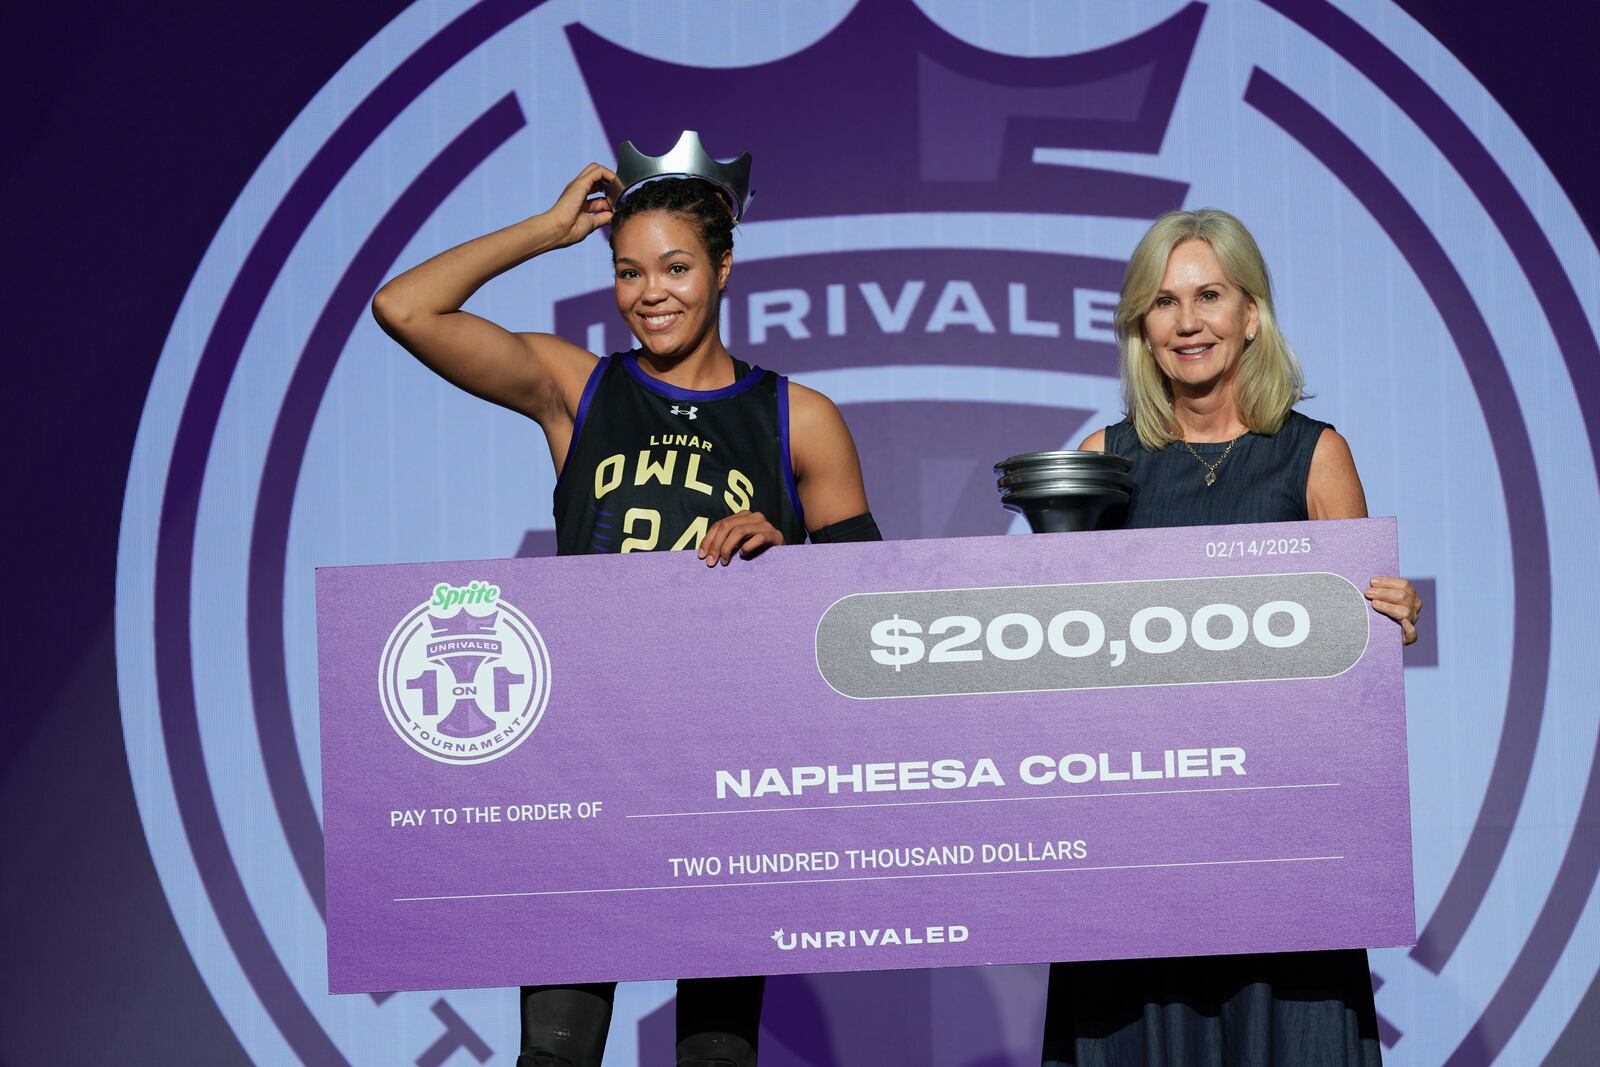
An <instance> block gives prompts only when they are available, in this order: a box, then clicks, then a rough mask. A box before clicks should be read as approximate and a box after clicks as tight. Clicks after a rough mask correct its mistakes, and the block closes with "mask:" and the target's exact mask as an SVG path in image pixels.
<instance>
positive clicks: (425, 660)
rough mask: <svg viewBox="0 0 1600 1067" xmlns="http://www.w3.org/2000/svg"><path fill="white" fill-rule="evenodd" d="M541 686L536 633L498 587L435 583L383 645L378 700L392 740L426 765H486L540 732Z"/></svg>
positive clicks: (544, 672) (544, 658) (545, 663)
mask: <svg viewBox="0 0 1600 1067" xmlns="http://www.w3.org/2000/svg"><path fill="white" fill-rule="evenodd" d="M549 677H550V657H549V653H548V652H546V650H545V646H544V639H543V638H542V637H541V636H540V634H539V630H538V628H537V627H535V626H534V625H533V623H532V622H530V621H529V620H528V617H527V616H526V615H524V614H523V613H522V612H520V611H518V610H517V609H516V608H515V607H514V606H513V605H512V604H511V603H510V602H509V601H506V600H504V599H502V598H501V596H500V587H499V586H497V585H492V584H490V583H488V582H471V583H469V584H468V585H466V586H453V585H450V584H449V583H448V582H440V583H439V584H438V585H436V586H435V587H434V588H433V592H432V596H431V597H430V598H429V599H428V600H427V601H426V602H424V603H423V604H421V605H419V606H418V607H417V609H416V610H415V611H412V612H411V613H410V614H408V615H407V616H406V617H405V618H404V619H402V620H400V623H399V625H397V626H396V627H395V628H394V632H393V633H391V634H390V635H389V640H388V641H387V642H385V644H384V646H383V659H382V662H381V664H380V666H379V668H378V694H379V697H380V699H381V700H382V702H383V710H384V712H385V714H386V715H387V716H388V718H389V725H390V726H393V727H394V732H395V733H397V734H399V735H400V737H401V738H402V739H403V740H404V741H405V742H406V744H408V745H410V746H411V747H412V748H414V749H416V750H417V751H418V752H420V753H422V754H423V755H424V756H427V757H428V758H429V759H435V760H438V761H439V762H440V763H487V762H488V761H489V760H492V759H498V758H500V757H501V756H504V755H505V754H506V753H508V752H510V751H511V750H512V749H514V748H516V747H517V746H518V745H519V744H521V743H522V741H523V740H524V739H525V738H526V737H527V736H528V735H529V734H530V733H532V732H533V728H534V727H536V726H538V725H539V718H540V716H542V715H543V714H544V709H545V703H546V702H547V700H548V699H549V696H550V686H549V684H548V682H549ZM483 697H487V698H488V703H487V705H486V704H485V703H484V700H483V699H482V698H483Z"/></svg>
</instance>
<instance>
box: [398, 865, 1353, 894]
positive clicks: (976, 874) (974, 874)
mask: <svg viewBox="0 0 1600 1067" xmlns="http://www.w3.org/2000/svg"><path fill="white" fill-rule="evenodd" d="M1342 859H1344V857H1343V856H1277V857H1270V858H1267V859H1252V860H1189V861H1186V862H1182V863H1124V864H1120V865H1117V866H1103V867H1042V868H1034V869H1030V870H1021V871H945V872H940V873H937V874H872V875H863V876H861V877H859V878H785V879H781V880H775V881H770V882H704V883H701V884H699V885H632V886H619V887H617V888H614V889H535V890H528V891H525V892H519V893H454V894H451V895H448V896H434V897H394V898H392V899H393V901H394V903H396V904H411V903H416V902H419V901H426V900H490V899H494V898H497V897H570V896H586V895H588V894H591V893H653V892H655V891H656V890H658V889H742V888H746V887H750V886H763V885H819V884H824V883H828V882H896V881H902V880H906V879H911V878H988V877H992V876H994V875H1001V874H1071V873H1076V872H1087V871H1146V870H1153V869H1155V868H1159V867H1228V866H1237V865H1240V864H1251V863H1318V862H1326V861H1329V860H1342Z"/></svg>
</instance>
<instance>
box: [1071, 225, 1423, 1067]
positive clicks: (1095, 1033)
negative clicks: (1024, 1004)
mask: <svg viewBox="0 0 1600 1067" xmlns="http://www.w3.org/2000/svg"><path fill="white" fill-rule="evenodd" d="M1116 334H1117V341H1118V345H1119V347H1120V348H1121V351H1122V384H1123V393H1124V398H1125V401H1126V404H1127V410H1128V415H1127V418H1125V419H1124V420H1123V421H1122V422H1120V423H1118V424H1116V425H1115V426H1109V427H1106V428H1105V429H1103V430H1097V431H1096V432H1094V433H1092V434H1090V435H1089V437H1088V438H1087V439H1085V440H1084V442H1083V444H1082V445H1081V446H1080V447H1081V448H1084V449H1089V450H1093V451H1106V452H1115V453H1117V454H1118V455H1121V456H1124V457H1126V458H1127V459H1128V460H1129V461H1130V462H1131V463H1132V478H1133V483H1134V486H1133V494H1132V498H1131V500H1130V502H1129V505H1128V513H1127V518H1126V521H1125V523H1124V525H1125V526H1127V527H1141V528H1143V527H1155V526H1197V525H1211V524H1221V523H1245V522H1288V521H1296V520H1305V519H1350V518H1364V517H1366V514H1367V504H1366V497H1365V495H1364V494H1363V493H1362V490H1361V478H1360V476H1359V475H1357V473H1356V466H1355V460H1354V459H1353V458H1352V457H1351V454H1350V447H1349V445H1348V444H1347V443H1346V442H1345V439H1344V438H1343V437H1341V436H1340V435H1339V433H1338V432H1337V431H1336V430H1334V428H1333V427H1332V426H1330V425H1328V424H1327V423H1324V422H1318V421H1317V420H1315V419H1311V418H1308V417H1306V416H1305V415H1302V414H1301V413H1300V412H1298V411H1295V410H1294V405H1295V404H1297V403H1298V402H1299V401H1300V400H1301V398H1302V396H1303V391H1302V385H1303V380H1302V377H1301V373H1300V368H1299V365H1298V364H1297V362H1296V361H1295V358H1294V353H1293V351H1292V350H1291V349H1290V348H1289V345H1288V342H1287V341H1285V340H1284V337H1283V334H1282V333H1281V332H1280V331H1279V329H1278V322H1277V317H1276V315H1275V314H1274V313H1273V306H1272V286H1271V282H1270V280H1269V278H1268V274H1267V266H1266V263H1265V262H1264V261H1263V260H1262V258H1261V252H1260V250H1259V249H1258V248H1257V247H1256V242H1255V239H1254V238H1253V237H1252V236H1251V235H1250V232H1249V230H1247V229H1245V227H1244V224H1243V223H1241V222H1240V221H1239V220H1238V219H1236V218H1234V217H1233V216H1232V215H1229V214H1228V213H1226V212H1223V211H1216V210H1211V209H1206V210H1200V211H1173V212H1169V213H1168V214H1166V215H1163V216H1162V217H1161V218H1159V219H1157V220H1156V222H1155V224H1154V225H1152V226H1151V227H1150V229H1149V231H1148V232H1147V233H1146V234H1145V236H1144V237H1143V239H1141V240H1140V242H1139V245H1138V247H1137V248H1136V249H1135V250H1134V253H1133V257H1132V258H1131V259H1130V260H1129V262H1128V270H1127V274H1126V275H1125V276H1124V278H1123V283H1122V298H1121V301H1120V302H1119V304H1118V306H1117V315H1116ZM1366 596H1367V599H1368V601H1369V602H1370V603H1371V604H1372V606H1373V608H1374V609H1375V610H1377V611H1379V612H1381V613H1382V614H1384V615H1386V616H1388V617H1390V618H1391V619H1393V620H1395V622H1396V623H1397V624H1398V625H1399V627H1400V637H1401V639H1402V640H1403V641H1404V642H1405V643H1406V644H1410V643H1411V642H1412V641H1415V640H1416V637H1417V629H1416V622H1417V616H1418V613H1419V612H1420V611H1421V609H1422V602H1421V599H1420V598H1419V597H1418V596H1417V593H1416V590H1415V589H1413V588H1412V587H1411V583H1410V582H1407V581H1406V580H1405V579H1403V578H1393V577H1375V578H1373V579H1372V582H1371V585H1369V586H1368V588H1367V589H1366ZM1044 1062H1045V1064H1047V1065H1050V1067H1056V1065H1065V1064H1072V1065H1075V1067H1091V1065H1104V1067H1110V1065H1140V1064H1144V1065H1150V1067H1168V1065H1171V1067H1177V1065H1184V1067H1188V1065H1198V1064H1221V1063H1228V1064H1231V1065H1232V1064H1236V1065H1240V1067H1255V1065H1263V1067H1264V1065H1268V1064H1282V1065H1289V1064H1292V1065H1294V1067H1319V1065H1324V1064H1326V1065H1340V1067H1343V1065H1362V1067H1366V1065H1370V1064H1378V1063H1381V1062H1382V1054H1381V1049H1380V1046H1379V1043H1378V1034H1377V1021H1376V1015H1375V1013H1374V1010H1373V1001H1372V985H1371V979H1370V977H1369V975H1368V972H1367V961H1366V953H1365V952H1363V951H1361V950H1359V949H1357V950H1349V951H1338V952H1297V953H1275V954H1269V955H1242V956H1216V957H1200V958H1189V959H1155V960H1117V961H1108V962H1097V963H1074V964H1059V963H1058V964H1055V965H1054V966H1052V967H1051V970H1050V996H1049V1008H1048V1011H1047V1014H1046V1020H1045V1043H1044Z"/></svg>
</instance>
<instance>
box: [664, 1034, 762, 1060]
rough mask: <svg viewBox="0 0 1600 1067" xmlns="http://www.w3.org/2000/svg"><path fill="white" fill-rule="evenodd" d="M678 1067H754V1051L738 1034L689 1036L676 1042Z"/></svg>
mask: <svg viewBox="0 0 1600 1067" xmlns="http://www.w3.org/2000/svg"><path fill="white" fill-rule="evenodd" d="M678 1067H756V1050H755V1049H754V1048H753V1047H751V1045H750V1042H748V1041H746V1040H745V1039H744V1038H742V1037H740V1036H739V1035H738V1034H723V1033H706V1032H702V1033H698V1034H691V1035H690V1036H688V1037H686V1038H684V1039H683V1040H682V1041H680V1042H678Z"/></svg>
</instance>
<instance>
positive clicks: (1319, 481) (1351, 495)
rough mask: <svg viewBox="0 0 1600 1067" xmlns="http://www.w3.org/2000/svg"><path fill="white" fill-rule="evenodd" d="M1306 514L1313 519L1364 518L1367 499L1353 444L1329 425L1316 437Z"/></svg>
mask: <svg viewBox="0 0 1600 1067" xmlns="http://www.w3.org/2000/svg"><path fill="white" fill-rule="evenodd" d="M1306 511H1307V513H1308V514H1310V516H1311V517H1312V518H1313V519H1363V518H1366V515H1367V497H1366V493H1365V492H1364V491H1363V489H1362V488H1361V476H1360V475H1359V474H1357V473H1356V460H1355V456H1353V455H1352V454H1351V453H1350V442H1348V441H1346V440H1345V439H1344V435H1343V434H1341V433H1339V431H1337V430H1335V429H1334V428H1333V427H1331V426H1329V427H1327V428H1326V429H1324V430H1323V431H1322V433H1321V434H1320V435H1319V436H1318V437H1317V447H1316V450H1315V451H1313V452H1312V453H1311V470H1310V471H1309V472H1308V473H1307V475H1306Z"/></svg>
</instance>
